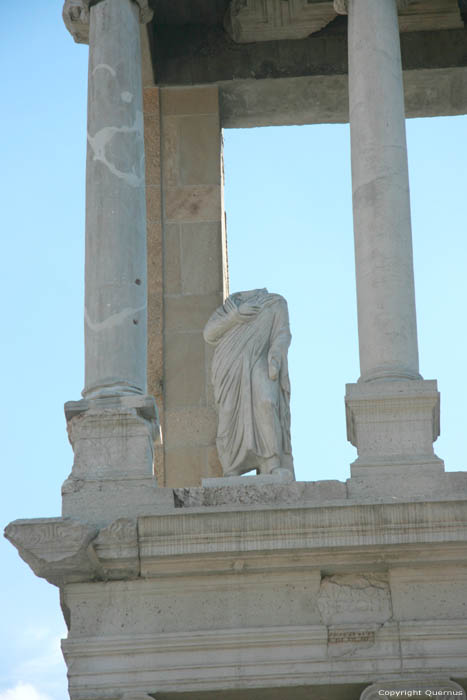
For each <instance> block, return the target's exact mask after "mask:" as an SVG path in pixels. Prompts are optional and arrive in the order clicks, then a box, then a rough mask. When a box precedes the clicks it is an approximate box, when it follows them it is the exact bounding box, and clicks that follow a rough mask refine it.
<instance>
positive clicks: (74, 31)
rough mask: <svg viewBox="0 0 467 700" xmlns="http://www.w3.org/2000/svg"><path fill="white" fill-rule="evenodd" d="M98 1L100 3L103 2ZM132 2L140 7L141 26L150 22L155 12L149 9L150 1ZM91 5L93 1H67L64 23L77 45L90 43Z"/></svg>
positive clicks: (137, 0) (63, 14)
mask: <svg viewBox="0 0 467 700" xmlns="http://www.w3.org/2000/svg"><path fill="white" fill-rule="evenodd" d="M97 1H98V2H100V1H101V0H97ZM132 1H133V2H136V4H137V5H138V6H139V19H140V22H141V24H147V23H148V22H150V21H151V19H152V16H153V11H152V9H151V8H150V7H149V3H148V0H132ZM94 4H95V3H94ZM90 5H91V0H65V4H64V6H63V12H62V16H63V21H64V22H65V26H66V28H67V29H68V31H69V32H70V34H71V35H72V37H73V39H74V40H75V41H76V43H77V44H87V43H88V42H89V17H90Z"/></svg>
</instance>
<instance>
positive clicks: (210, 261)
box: [181, 222, 222, 294]
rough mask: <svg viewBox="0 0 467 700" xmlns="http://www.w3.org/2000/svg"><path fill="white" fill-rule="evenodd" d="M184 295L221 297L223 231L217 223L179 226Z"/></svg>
mask: <svg viewBox="0 0 467 700" xmlns="http://www.w3.org/2000/svg"><path fill="white" fill-rule="evenodd" d="M181 253H182V255H181V259H182V267H181V272H182V280H183V294H215V293H216V292H217V293H222V227H221V223H220V222H218V223H217V222H212V223H200V224H182V225H181Z"/></svg>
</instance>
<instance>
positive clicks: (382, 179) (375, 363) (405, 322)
mask: <svg viewBox="0 0 467 700" xmlns="http://www.w3.org/2000/svg"><path fill="white" fill-rule="evenodd" d="M348 39H349V43H348V47H349V49H348V50H349V109H350V129H351V146H352V149H351V150H352V191H353V212H354V233H355V261H356V280H357V302H358V329H359V344H360V370H361V379H362V380H370V379H384V378H390V379H416V378H420V375H419V371H418V346H417V324H416V313H415V292H414V278H413V262H412V235H411V220H410V197H409V180H408V168H407V146H406V136H405V113H404V93H403V84H402V67H401V55H400V43H399V27H398V19H397V4H396V0H352V3H351V4H350V6H349V29H348Z"/></svg>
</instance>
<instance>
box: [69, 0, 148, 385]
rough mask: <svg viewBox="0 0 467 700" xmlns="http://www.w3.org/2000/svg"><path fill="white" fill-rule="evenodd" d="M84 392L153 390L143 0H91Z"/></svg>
mask: <svg viewBox="0 0 467 700" xmlns="http://www.w3.org/2000/svg"><path fill="white" fill-rule="evenodd" d="M89 12H90V22H89V24H90V26H89V85H88V148H87V164H86V264H85V265H86V266H85V388H84V390H83V396H84V397H85V398H95V397H99V396H105V395H122V394H132V393H134V394H142V393H145V392H146V303H147V302H146V297H147V293H146V203H145V181H144V140H143V108H142V86H141V48H140V26H139V25H140V8H139V6H138V5H137V4H136V3H135V2H133V1H132V0H100V2H97V4H94V5H92V6H91V7H90V10H89Z"/></svg>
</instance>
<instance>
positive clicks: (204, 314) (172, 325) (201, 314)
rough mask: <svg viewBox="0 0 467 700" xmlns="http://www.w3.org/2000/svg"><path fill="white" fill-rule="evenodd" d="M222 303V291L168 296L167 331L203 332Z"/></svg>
mask: <svg viewBox="0 0 467 700" xmlns="http://www.w3.org/2000/svg"><path fill="white" fill-rule="evenodd" d="M220 303H222V293H221V292H218V293H217V294H202V295H201V294H192V295H185V296H179V297H172V296H170V297H167V298H166V300H165V329H166V332H167V333H174V332H191V331H200V332H201V331H202V330H203V328H204V326H205V325H206V321H207V320H208V318H209V317H210V315H211V314H212V312H213V311H214V310H215V309H216V308H217V306H219V304H220ZM203 342H204V340H203ZM203 375H204V370H203ZM209 379H210V378H209Z"/></svg>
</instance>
